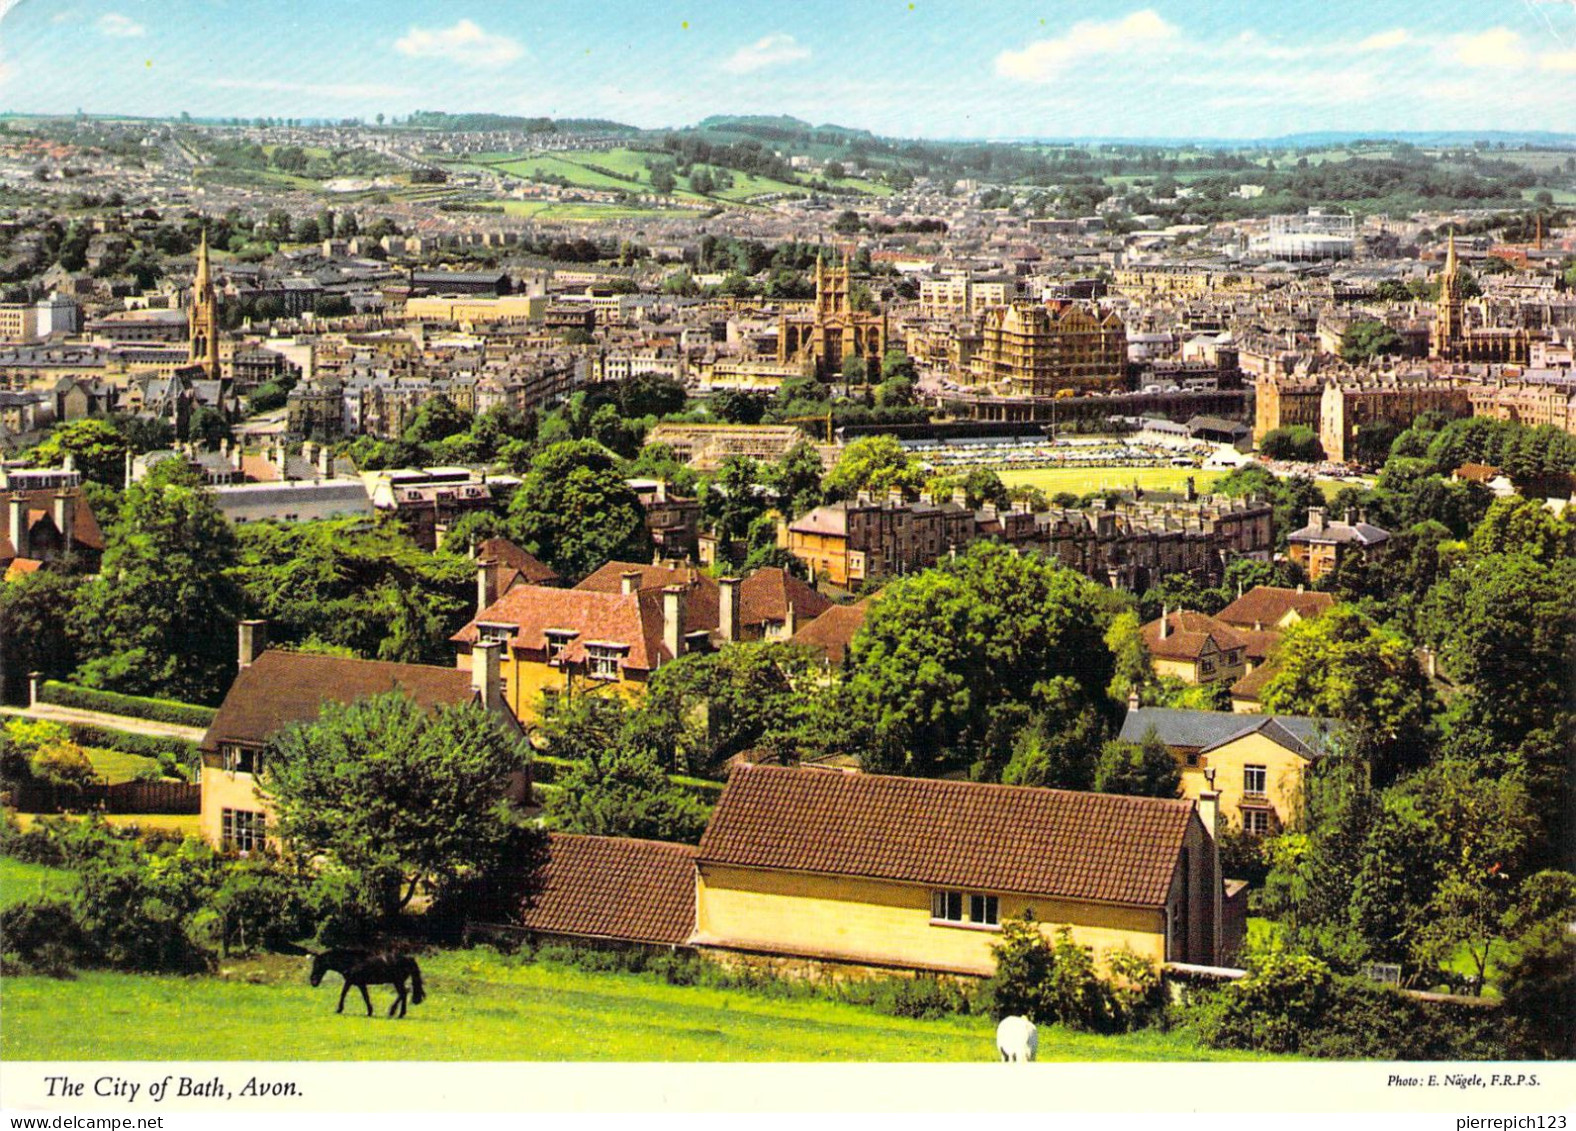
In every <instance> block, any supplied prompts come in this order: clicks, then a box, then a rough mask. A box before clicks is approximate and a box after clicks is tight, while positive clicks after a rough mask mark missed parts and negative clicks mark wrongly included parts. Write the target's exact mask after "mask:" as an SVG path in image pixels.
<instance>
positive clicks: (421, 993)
mask: <svg viewBox="0 0 1576 1131" xmlns="http://www.w3.org/2000/svg"><path fill="white" fill-rule="evenodd" d="M330 970H334V971H337V972H338V973H339V974H340V976H341V977H343V978H344V979H345V984H344V986H342V987H341V988H340V991H339V1008H338V1009H336V1010H334V1012H335V1013H343V1012H345V995H346V994H347V993H349V992H350V987H351V986H355V987H356V988H357V989H359V990H360V991H361V1000H362V1001H364V1002H366V1003H367V1016H368V1017H371V1016H372V997H371V995H370V994H368V993H367V987H368V986H393V987H394V990H395V992H396V993H397V994H398V995H399V996H398V997H396V998H395V999H394V1004H393V1005H391V1006H389V1016H390V1017H393V1016H394V1011H395V1010H396V1009H397V1010H399V1015H400V1016H401V1017H404V1016H405V997H406V994H405V983H406V982H407V981H409V982H410V984H411V986H410V1001H411V1003H412V1004H414V1005H420V1004H421V1003H422V1001H423V1000H424V999H425V998H426V996H427V994H426V991H425V990H423V989H422V987H421V967H419V966H417V965H416V960H415V959H414V958H411V957H410V956H409V955H405V954H372V953H370V952H368V951H364V950H325V951H324V952H323V953H321V954H316V955H313V956H312V984H313V985H314V986H317V985H321V984H322V982H323V975H324V974H326V973H327V972H328V971H330Z"/></svg>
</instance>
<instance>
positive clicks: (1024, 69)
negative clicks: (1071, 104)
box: [996, 8, 1179, 83]
mask: <svg viewBox="0 0 1576 1131" xmlns="http://www.w3.org/2000/svg"><path fill="white" fill-rule="evenodd" d="M1178 34H1179V33H1178V31H1177V28H1176V26H1175V25H1174V24H1169V23H1167V22H1166V21H1165V20H1163V19H1162V18H1161V17H1160V15H1159V14H1158V13H1157V12H1156V11H1155V10H1154V9H1153V8H1145V9H1143V10H1142V11H1138V12H1134V13H1133V14H1132V15H1130V16H1126V17H1124V18H1123V19H1120V20H1116V21H1113V22H1111V23H1103V24H1102V23H1094V22H1092V21H1088V20H1085V21H1082V22H1080V23H1076V24H1074V25H1073V26H1072V27H1071V28H1070V29H1068V32H1067V34H1066V35H1064V36H1061V37H1060V38H1058V39H1041V40H1037V41H1035V42H1034V43H1031V44H1029V45H1028V46H1027V47H1025V48H1024V49H1023V50H1022V51H1003V52H1002V53H1001V54H1000V55H998V56H996V73H997V74H998V75H1001V76H1003V77H1004V78H1010V79H1019V80H1021V81H1023V82H1042V83H1043V82H1050V81H1051V80H1052V79H1054V78H1055V77H1056V76H1057V74H1058V73H1060V72H1061V71H1062V69H1063V68H1065V67H1066V66H1067V65H1068V64H1070V63H1075V62H1077V61H1079V60H1081V59H1087V58H1089V57H1091V56H1098V55H1113V54H1116V53H1118V52H1123V53H1137V52H1142V51H1144V50H1147V49H1152V48H1155V47H1158V46H1162V45H1164V44H1166V43H1167V42H1169V41H1171V40H1174V39H1176V38H1177V36H1178Z"/></svg>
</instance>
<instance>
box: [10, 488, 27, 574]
mask: <svg viewBox="0 0 1576 1131" xmlns="http://www.w3.org/2000/svg"><path fill="white" fill-rule="evenodd" d="M9 502H10V508H9V509H10V533H11V548H12V549H13V550H15V551H16V556H17V557H19V558H25V557H27V551H28V545H27V496H26V495H24V494H22V493H21V492H20V491H19V492H17V493H16V494H15V495H12V496H11V498H10V500H9Z"/></svg>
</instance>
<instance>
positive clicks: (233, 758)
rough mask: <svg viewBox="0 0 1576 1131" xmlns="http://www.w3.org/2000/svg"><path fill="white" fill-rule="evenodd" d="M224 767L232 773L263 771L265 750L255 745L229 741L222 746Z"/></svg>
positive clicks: (256, 772) (258, 772)
mask: <svg viewBox="0 0 1576 1131" xmlns="http://www.w3.org/2000/svg"><path fill="white" fill-rule="evenodd" d="M222 751H223V754H224V768H225V769H227V770H229V771H230V772H231V773H232V774H260V773H262V772H263V752H262V751H261V750H259V749H257V748H255V747H251V746H242V745H241V744H240V743H238V742H227V743H225V744H224V746H223V748H222Z"/></svg>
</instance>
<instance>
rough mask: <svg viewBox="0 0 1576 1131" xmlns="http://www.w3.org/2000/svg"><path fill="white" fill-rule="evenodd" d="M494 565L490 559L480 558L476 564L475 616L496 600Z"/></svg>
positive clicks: (496, 583) (496, 584)
mask: <svg viewBox="0 0 1576 1131" xmlns="http://www.w3.org/2000/svg"><path fill="white" fill-rule="evenodd" d="M496 564H497V563H496V562H494V561H493V560H492V559H491V558H480V559H478V560H477V562H476V612H477V615H480V614H481V612H482V610H484V609H488V608H491V607H492V605H493V604H494V603H495V602H496V601H497V600H498V574H497V573H496V572H495V571H494V569H493V566H495V565H496Z"/></svg>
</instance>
